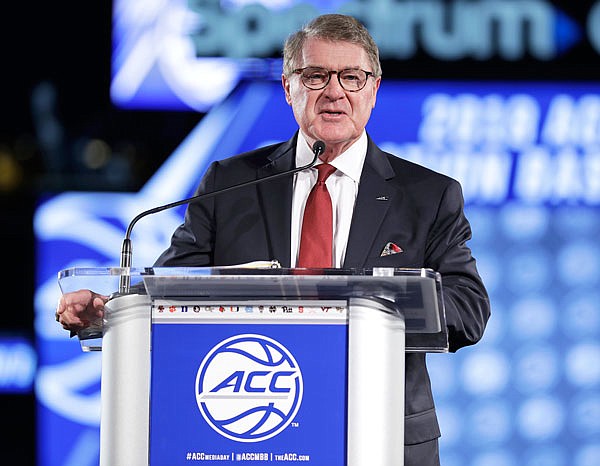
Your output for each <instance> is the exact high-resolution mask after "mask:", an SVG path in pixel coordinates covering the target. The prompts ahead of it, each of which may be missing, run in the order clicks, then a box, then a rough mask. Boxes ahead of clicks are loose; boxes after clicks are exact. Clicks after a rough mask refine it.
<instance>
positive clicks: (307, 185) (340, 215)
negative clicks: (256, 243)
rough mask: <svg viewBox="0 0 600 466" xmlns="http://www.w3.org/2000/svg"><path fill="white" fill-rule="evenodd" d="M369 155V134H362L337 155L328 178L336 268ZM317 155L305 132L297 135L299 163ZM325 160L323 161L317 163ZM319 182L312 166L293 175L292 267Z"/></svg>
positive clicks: (304, 163) (303, 163) (341, 262)
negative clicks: (311, 195) (310, 199)
mask: <svg viewBox="0 0 600 466" xmlns="http://www.w3.org/2000/svg"><path fill="white" fill-rule="evenodd" d="M366 155H367V133H366V132H364V131H363V134H362V136H361V137H360V138H359V139H358V140H357V141H356V142H355V143H354V144H352V146H350V147H349V148H348V150H346V151H345V152H343V153H342V154H340V155H339V156H338V157H336V158H335V159H334V160H333V161H332V162H331V163H330V165H333V166H334V167H335V168H336V169H337V170H336V171H335V172H333V174H332V175H330V176H329V178H327V181H326V182H325V184H326V185H327V190H328V191H329V195H330V196H331V202H332V204H333V260H334V267H337V268H341V267H342V264H343V263H344V257H345V255H346V246H347V245H348V235H349V233H350V223H351V222H352V213H353V211H354V203H355V202H356V196H357V194H358V184H359V182H360V175H361V173H362V167H363V164H364V161H365V157H366ZM313 157H314V154H313V152H312V149H311V147H310V146H309V144H308V143H307V142H306V139H305V138H304V136H303V135H302V132H300V133H299V135H298V141H297V146H296V166H297V167H300V166H302V165H306V164H307V163H309V162H310V161H311V160H312V159H313ZM320 163H322V162H321V161H320V160H318V161H317V163H316V164H315V165H319V164H320ZM316 182H317V170H316V169H315V168H309V169H307V170H302V171H301V172H298V173H296V174H295V175H294V193H293V196H292V228H291V232H292V237H291V243H292V244H291V267H296V263H297V261H298V249H299V247H300V234H301V231H302V218H303V216H304V206H305V205H306V199H307V198H308V194H309V193H310V190H311V189H312V187H313V185H314V184H315V183H316Z"/></svg>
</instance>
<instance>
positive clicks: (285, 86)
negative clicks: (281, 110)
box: [281, 74, 292, 105]
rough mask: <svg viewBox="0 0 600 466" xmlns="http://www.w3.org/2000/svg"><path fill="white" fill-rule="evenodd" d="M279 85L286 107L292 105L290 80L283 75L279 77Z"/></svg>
mask: <svg viewBox="0 0 600 466" xmlns="http://www.w3.org/2000/svg"><path fill="white" fill-rule="evenodd" d="M281 85H282V86H283V91H284V93H285V101H286V102H287V103H288V105H292V96H291V94H290V80H289V79H288V78H287V77H286V76H285V75H284V74H282V75H281Z"/></svg>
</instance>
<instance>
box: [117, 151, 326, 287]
mask: <svg viewBox="0 0 600 466" xmlns="http://www.w3.org/2000/svg"><path fill="white" fill-rule="evenodd" d="M325 147H326V146H325V143H324V142H323V141H315V143H314V144H313V145H312V151H313V154H314V157H313V159H312V160H311V161H310V162H309V163H308V164H306V165H303V166H301V167H297V168H292V169H291V170H286V171H283V172H281V173H275V174H273V175H269V176H265V177H263V178H258V179H256V180H250V181H244V182H243V183H238V184H235V185H232V186H227V187H225V188H222V189H217V190H216V191H211V192H209V193H202V194H196V195H195V196H192V197H188V198H187V199H182V200H179V201H175V202H171V203H169V204H164V205H161V206H158V207H154V208H152V209H148V210H145V211H144V212H142V213H140V214H138V215H136V216H135V217H134V218H133V220H131V222H130V223H129V226H128V227H127V231H126V232H125V238H124V239H123V244H122V246H121V262H120V267H121V268H124V269H129V268H130V267H131V262H132V256H133V247H132V244H131V239H130V238H131V231H132V230H133V226H134V225H135V224H136V223H137V222H138V220H140V219H142V218H144V217H146V216H148V215H152V214H155V213H158V212H162V211H163V210H167V209H171V208H173V207H177V206H180V205H182V204H189V203H191V202H195V201H199V200H204V199H208V198H211V197H213V196H217V195H219V194H223V193H226V192H229V191H233V190H234V189H238V188H243V187H246V186H252V185H255V184H258V183H262V182H263V181H269V180H273V179H275V178H280V177H282V176H287V175H292V174H294V173H296V172H299V171H302V170H306V169H307V168H311V167H312V166H313V165H314V164H315V163H317V159H318V158H319V156H320V155H321V154H322V153H323V152H325ZM130 282H131V277H130V276H129V274H128V273H127V274H122V275H121V278H120V280H119V293H121V294H127V293H129V286H130Z"/></svg>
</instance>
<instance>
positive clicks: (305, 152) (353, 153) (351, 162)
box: [296, 130, 367, 183]
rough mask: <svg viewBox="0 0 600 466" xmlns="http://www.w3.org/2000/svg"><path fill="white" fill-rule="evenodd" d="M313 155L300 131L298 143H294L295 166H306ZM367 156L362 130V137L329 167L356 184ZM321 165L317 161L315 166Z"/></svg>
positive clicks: (365, 138) (364, 134)
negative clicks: (332, 167)
mask: <svg viewBox="0 0 600 466" xmlns="http://www.w3.org/2000/svg"><path fill="white" fill-rule="evenodd" d="M314 156H315V155H314V153H313V151H312V149H311V147H310V146H309V145H308V142H307V141H306V139H305V138H304V135H303V134H302V131H300V132H299V134H298V141H297V142H296V166H297V167H301V166H302V165H306V164H308V163H309V162H310V161H311V160H312V159H313V157H314ZM366 156H367V132H366V131H364V130H363V133H362V135H361V136H360V138H358V140H357V141H356V142H355V143H354V144H352V145H351V146H350V147H349V148H348V149H346V150H345V151H344V152H342V153H341V154H340V155H338V156H337V157H336V158H335V159H333V161H332V162H331V165H333V166H334V167H335V168H337V169H338V170H340V171H341V172H342V173H343V174H344V175H346V176H348V177H350V178H352V180H353V181H354V182H356V183H358V182H359V181H360V174H361V173H362V167H363V164H364V162H365V157H366ZM320 163H322V162H321V161H320V160H317V163H316V164H315V165H318V164H320Z"/></svg>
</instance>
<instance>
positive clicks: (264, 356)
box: [196, 334, 303, 442]
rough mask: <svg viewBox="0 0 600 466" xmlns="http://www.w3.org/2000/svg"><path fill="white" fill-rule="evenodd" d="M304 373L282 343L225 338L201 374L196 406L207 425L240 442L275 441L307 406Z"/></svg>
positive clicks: (253, 337)
mask: <svg viewBox="0 0 600 466" xmlns="http://www.w3.org/2000/svg"><path fill="white" fill-rule="evenodd" d="M302 391H303V382H302V373H301V371H300V368H299V367H298V363H297V362H296V360H295V359H294V356H293V355H292V354H291V353H290V352H289V351H288V350H287V348H285V347H284V346H283V345H282V344H281V343H279V342H277V341H275V340H273V339H272V338H268V337H265V336H263V335H254V334H245V335H236V336H234V337H231V338H228V339H226V340H223V341H222V342H220V343H219V344H217V345H216V346H214V347H213V348H212V349H211V350H210V351H209V352H208V354H207V355H206V357H205V358H204V360H203V361H202V363H201V364H200V367H199V368H198V372H197V374H196V402H197V404H198V408H199V409H200V412H201V413H202V416H203V417H204V419H205V420H206V422H207V423H208V424H209V425H210V426H211V427H212V428H213V429H214V430H215V431H216V432H218V433H219V434H221V435H223V436H224V437H227V438H229V439H231V440H236V441H238V442H259V441H261V440H266V439H268V438H271V437H274V436H275V435H277V434H279V433H280V432H281V431H283V430H284V429H285V428H286V427H287V426H288V425H289V424H290V423H291V422H292V420H293V419H294V416H295V415H296V413H297V412H298V409H299V408H300V404H301V402H302Z"/></svg>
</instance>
